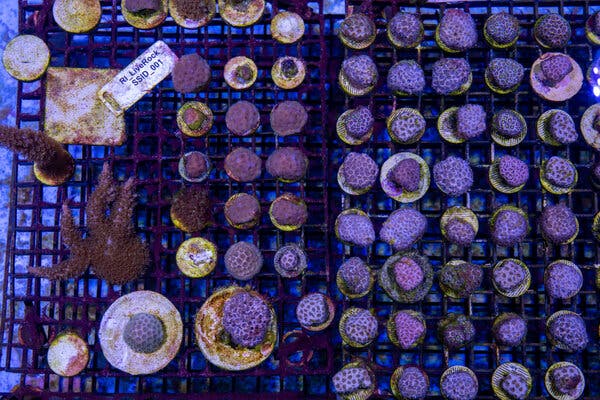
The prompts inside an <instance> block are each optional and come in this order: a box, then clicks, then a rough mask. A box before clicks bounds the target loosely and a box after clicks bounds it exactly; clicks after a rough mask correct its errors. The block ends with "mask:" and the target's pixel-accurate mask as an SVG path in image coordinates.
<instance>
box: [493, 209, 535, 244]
mask: <svg viewBox="0 0 600 400" xmlns="http://www.w3.org/2000/svg"><path fill="white" fill-rule="evenodd" d="M528 230H529V224H528V223H527V218H526V217H525V216H524V215H523V214H522V213H520V212H519V211H516V210H513V209H500V210H499V211H498V212H497V213H496V214H495V218H494V222H493V224H491V226H490V233H491V236H492V241H493V242H494V243H495V244H497V245H498V246H514V245H515V244H519V243H521V242H522V241H523V239H525V236H526V235H527V231H528Z"/></svg>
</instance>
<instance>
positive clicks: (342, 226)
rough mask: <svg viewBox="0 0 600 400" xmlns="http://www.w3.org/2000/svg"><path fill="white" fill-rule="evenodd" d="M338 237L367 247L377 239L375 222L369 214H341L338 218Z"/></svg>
mask: <svg viewBox="0 0 600 400" xmlns="http://www.w3.org/2000/svg"><path fill="white" fill-rule="evenodd" d="M336 231H337V234H338V238H339V239H340V240H341V241H342V242H346V243H349V244H352V245H355V246H359V247H366V246H370V245H371V244H373V242H374V241H375V229H374V228H373V222H371V219H370V218H369V217H368V216H367V215H362V214H355V213H348V214H340V215H339V216H338V218H337V220H336Z"/></svg>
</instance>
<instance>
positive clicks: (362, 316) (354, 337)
mask: <svg viewBox="0 0 600 400" xmlns="http://www.w3.org/2000/svg"><path fill="white" fill-rule="evenodd" d="M353 311H354V312H351V313H350V315H348V318H346V321H345V323H344V325H343V327H342V330H343V332H344V334H345V335H346V336H347V337H348V339H349V340H351V341H353V342H356V343H358V344H360V345H367V344H369V343H371V342H372V341H373V339H375V338H376V337H377V318H375V317H374V316H373V315H372V314H371V313H370V312H369V311H368V310H365V309H362V308H355V309H353Z"/></svg>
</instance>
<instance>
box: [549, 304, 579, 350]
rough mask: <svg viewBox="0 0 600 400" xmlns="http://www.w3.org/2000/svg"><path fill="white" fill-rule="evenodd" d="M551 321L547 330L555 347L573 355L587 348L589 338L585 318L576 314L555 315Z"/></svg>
mask: <svg viewBox="0 0 600 400" xmlns="http://www.w3.org/2000/svg"><path fill="white" fill-rule="evenodd" d="M550 319H551V321H549V322H548V323H547V327H546V328H547V331H548V335H549V336H550V341H551V342H552V343H553V344H554V345H555V346H560V347H561V348H563V349H564V350H566V351H569V352H572V353H575V352H578V351H581V350H583V349H585V348H586V346H587V344H588V342H589V338H588V334H587V331H586V328H585V322H584V321H583V318H581V317H580V316H579V315H577V314H575V313H567V314H561V315H556V314H554V315H553V316H551V317H550Z"/></svg>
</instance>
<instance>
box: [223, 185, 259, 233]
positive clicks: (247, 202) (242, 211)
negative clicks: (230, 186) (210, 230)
mask: <svg viewBox="0 0 600 400" xmlns="http://www.w3.org/2000/svg"><path fill="white" fill-rule="evenodd" d="M223 213H224V214H225V219H226V220H227V222H228V223H229V224H230V225H231V226H233V227H234V228H237V229H250V228H253V227H255V226H256V225H257V224H258V221H259V219H260V203H259V201H258V199H257V198H256V197H254V196H252V195H250V194H247V193H237V194H234V195H233V196H231V197H230V198H229V200H227V202H226V203H225V207H224V210H223Z"/></svg>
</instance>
